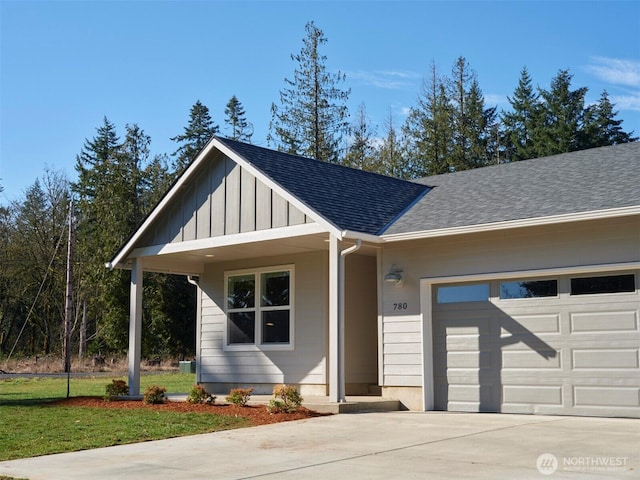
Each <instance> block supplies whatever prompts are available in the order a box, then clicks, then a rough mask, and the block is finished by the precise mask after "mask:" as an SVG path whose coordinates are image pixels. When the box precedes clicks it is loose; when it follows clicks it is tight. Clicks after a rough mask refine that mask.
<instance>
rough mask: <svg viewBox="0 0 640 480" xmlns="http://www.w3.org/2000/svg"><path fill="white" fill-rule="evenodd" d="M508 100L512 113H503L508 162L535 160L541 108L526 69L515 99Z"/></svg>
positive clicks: (514, 94)
mask: <svg viewBox="0 0 640 480" xmlns="http://www.w3.org/2000/svg"><path fill="white" fill-rule="evenodd" d="M507 98H508V100H509V103H510V104H511V108H512V111H511V112H502V115H501V120H502V123H503V125H504V130H505V136H506V143H507V145H506V149H507V156H508V160H509V161H517V160H527V159H529V158H534V157H535V156H536V150H535V145H534V143H533V142H534V140H533V136H534V131H535V128H536V122H538V119H539V115H540V106H539V102H538V95H537V94H536V93H535V91H534V89H533V86H532V83H531V76H530V75H529V71H528V70H527V68H526V67H524V68H523V69H522V70H521V71H520V79H519V80H518V86H517V87H516V89H515V91H514V92H513V97H507Z"/></svg>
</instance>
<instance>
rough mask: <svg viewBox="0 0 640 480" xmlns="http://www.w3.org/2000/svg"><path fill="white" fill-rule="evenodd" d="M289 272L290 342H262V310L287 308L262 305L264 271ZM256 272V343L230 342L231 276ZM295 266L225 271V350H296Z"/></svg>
mask: <svg viewBox="0 0 640 480" xmlns="http://www.w3.org/2000/svg"><path fill="white" fill-rule="evenodd" d="M283 271H287V272H289V307H288V310H289V343H287V344H282V343H273V344H272V343H261V339H262V318H261V315H260V312H261V311H270V310H271V311H273V310H285V308H279V307H261V306H260V292H261V289H262V285H261V283H260V282H261V275H262V274H263V273H271V272H283ZM247 274H255V278H256V284H255V289H256V292H255V307H254V310H255V312H256V315H255V322H256V325H255V340H256V341H255V342H254V343H242V344H240V343H239V344H231V345H230V344H229V314H228V311H227V310H228V305H227V299H228V298H229V277H235V276H238V275H247ZM294 307H295V268H294V265H292V264H291V265H276V266H270V267H260V268H244V269H241V270H229V271H225V272H224V313H225V320H224V342H223V346H222V347H223V348H222V349H223V350H224V351H230V352H259V351H277V350H281V351H283V350H294V348H295V345H294V343H295V342H294V340H295V336H294V333H295V328H294V327H295V308H294Z"/></svg>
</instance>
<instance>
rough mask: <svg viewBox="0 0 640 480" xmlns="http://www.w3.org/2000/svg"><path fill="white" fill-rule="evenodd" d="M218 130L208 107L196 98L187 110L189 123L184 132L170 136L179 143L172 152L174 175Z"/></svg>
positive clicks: (182, 168) (186, 164) (183, 168)
mask: <svg viewBox="0 0 640 480" xmlns="http://www.w3.org/2000/svg"><path fill="white" fill-rule="evenodd" d="M218 131H219V127H218V126H217V125H216V124H215V123H214V122H213V120H212V119H211V115H210V114H209V109H208V108H207V107H206V106H205V105H203V104H202V103H200V100H197V101H196V103H194V104H193V106H192V107H191V111H190V112H189V124H188V125H187V126H186V127H185V128H184V133H183V134H182V135H176V136H175V137H172V138H171V140H173V141H174V142H176V143H179V144H180V147H179V148H178V150H176V151H175V152H174V154H173V155H174V156H176V161H175V166H174V170H175V172H176V175H180V174H181V173H182V172H183V171H184V170H185V169H186V168H187V167H188V166H189V164H190V163H191V162H192V161H193V159H194V158H195V157H196V155H197V154H198V153H199V152H200V150H202V149H203V148H204V146H205V145H206V144H207V142H209V140H210V139H211V137H213V136H214V135H215V134H217V133H218Z"/></svg>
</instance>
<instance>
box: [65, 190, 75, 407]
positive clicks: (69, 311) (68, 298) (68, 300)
mask: <svg viewBox="0 0 640 480" xmlns="http://www.w3.org/2000/svg"><path fill="white" fill-rule="evenodd" d="M72 316H73V201H71V202H70V203H69V241H68V243H67V288H66V293H65V302H64V342H63V352H64V371H65V373H71V318H72ZM68 390H69V389H68V388H67V396H69V391H68Z"/></svg>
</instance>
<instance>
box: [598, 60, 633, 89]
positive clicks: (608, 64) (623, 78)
mask: <svg viewBox="0 0 640 480" xmlns="http://www.w3.org/2000/svg"><path fill="white" fill-rule="evenodd" d="M591 61H592V62H593V63H592V64H591V65H588V66H587V70H589V71H590V72H592V73H593V74H594V75H596V76H597V77H599V78H600V79H601V80H604V81H606V82H608V83H611V84H613V85H626V86H629V87H640V61H637V60H625V59H621V58H608V57H592V58H591Z"/></svg>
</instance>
